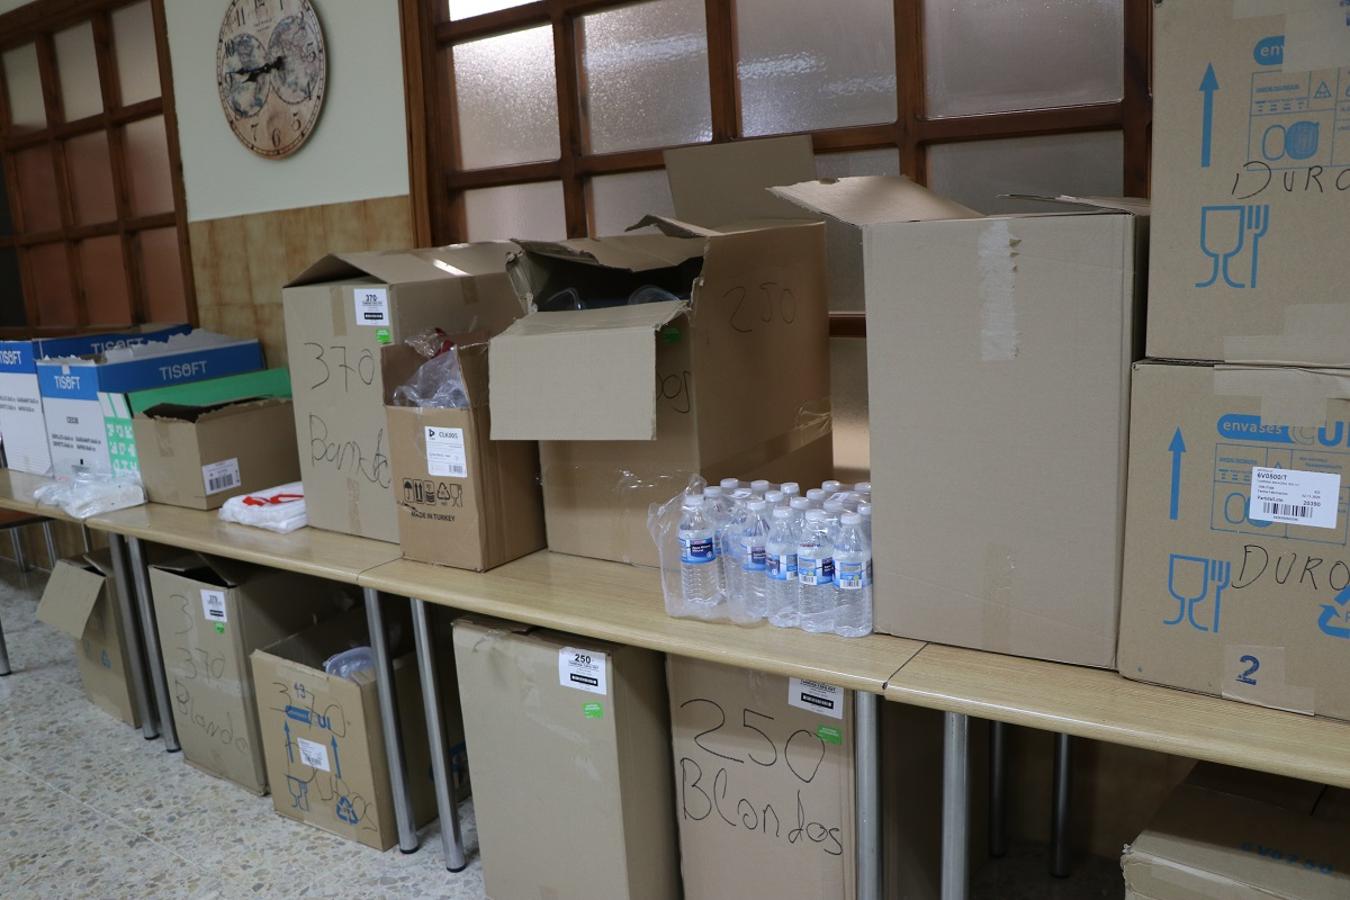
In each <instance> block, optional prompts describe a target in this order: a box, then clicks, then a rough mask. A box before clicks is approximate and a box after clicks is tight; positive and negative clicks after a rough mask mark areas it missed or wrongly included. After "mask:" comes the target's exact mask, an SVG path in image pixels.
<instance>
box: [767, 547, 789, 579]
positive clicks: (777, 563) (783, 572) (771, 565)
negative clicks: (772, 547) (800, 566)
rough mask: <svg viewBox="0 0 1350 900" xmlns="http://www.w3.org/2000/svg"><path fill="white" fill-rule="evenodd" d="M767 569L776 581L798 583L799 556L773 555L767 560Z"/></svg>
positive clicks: (787, 554)
mask: <svg viewBox="0 0 1350 900" xmlns="http://www.w3.org/2000/svg"><path fill="white" fill-rule="evenodd" d="M766 569H767V571H768V573H769V577H770V578H772V579H773V580H775V581H796V580H797V554H795V553H771V554H769V556H768V557H767V558H766Z"/></svg>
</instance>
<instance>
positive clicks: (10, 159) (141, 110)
mask: <svg viewBox="0 0 1350 900" xmlns="http://www.w3.org/2000/svg"><path fill="white" fill-rule="evenodd" d="M136 2H138V0H35V2H33V3H29V4H27V5H25V6H21V7H19V8H17V9H15V10H13V11H11V12H8V13H5V14H3V15H0V52H5V51H9V50H12V49H15V48H17V47H21V46H23V45H25V44H29V43H31V44H33V45H34V47H35V48H36V50H37V58H38V71H39V75H40V78H41V86H42V100H43V108H44V113H45V117H46V125H45V126H44V127H43V128H41V129H34V130H25V131H22V132H20V133H18V134H13V133H11V125H10V110H9V84H8V80H7V78H6V73H5V71H4V67H3V66H0V154H3V160H4V162H3V166H4V178H5V189H6V192H7V195H8V201H9V209H10V215H11V222H12V228H11V233H10V234H8V235H3V236H0V247H14V248H15V249H16V250H18V251H19V254H18V264H19V272H20V280H21V283H22V286H23V302H24V311H25V321H26V322H27V324H26V325H22V326H3V327H0V337H9V338H22V337H31V336H38V335H51V334H60V333H68V332H74V331H79V330H81V329H86V328H88V327H89V326H91V325H97V326H99V327H117V326H129V325H136V324H142V323H145V322H146V321H148V318H149V309H148V300H147V297H146V293H145V288H144V285H143V284H142V277H141V270H142V267H141V259H140V253H141V251H140V246H139V243H138V241H137V237H138V235H139V234H140V233H141V232H144V231H151V230H157V229H162V228H174V229H175V230H176V231H177V234H178V253H179V268H180V270H181V272H182V279H183V296H184V301H185V306H186V310H185V314H186V318H187V321H188V322H189V323H190V324H193V325H195V324H196V323H197V304H196V292H195V289H194V284H193V273H192V257H191V248H190V246H189V243H188V227H187V201H186V197H185V192H184V188H183V167H182V161H181V159H182V158H181V156H180V152H179V145H178V120H177V115H176V114H175V110H174V99H173V71H172V67H171V64H170V60H169V45H168V38H167V30H166V26H165V18H164V0H148V2H149V4H150V12H151V21H152V27H153V29H154V40H155V54H156V63H157V65H158V69H159V83H160V94H159V96H158V97H154V98H151V99H149V100H141V101H138V102H136V103H132V104H128V105H123V103H122V97H121V88H122V85H121V80H120V77H119V75H118V72H117V61H116V56H115V52H116V51H115V48H114V39H113V27H112V14H113V13H114V12H115V11H117V10H119V9H121V8H122V7H126V6H132V5H134V4H135V3H136ZM84 22H89V23H90V25H91V28H92V31H93V39H94V54H95V61H96V64H97V66H98V74H99V84H100V90H101V96H102V106H103V109H102V112H99V113H96V114H94V115H91V116H85V117H82V118H79V119H75V120H73V121H66V119H65V115H64V111H63V109H62V99H61V95H60V84H59V74H58V72H57V67H56V65H57V64H56V54H55V41H54V36H55V34H56V33H57V32H60V31H63V30H65V29H67V28H70V27H73V26H78V25H81V24H83V23H84ZM157 116H162V117H163V119H164V133H165V139H166V143H167V149H168V157H169V180H170V186H171V190H172V194H173V208H172V209H171V210H169V211H166V212H160V213H154V214H151V215H146V216H134V215H132V212H131V191H130V171H129V169H128V167H127V161H126V154H125V143H124V140H123V129H124V128H125V127H126V126H128V125H130V124H132V123H135V122H140V121H145V120H149V119H153V118H155V117H157ZM97 132H103V133H104V134H105V135H106V137H107V140H108V155H109V162H110V164H111V170H112V173H111V174H112V184H113V198H114V203H115V213H114V218H113V219H111V220H109V221H107V222H101V223H97V224H93V225H78V224H76V222H75V212H74V205H73V198H72V188H71V183H70V181H71V179H70V172H69V170H68V168H67V166H66V161H65V142H66V141H67V140H69V139H71V138H75V137H79V136H81V135H86V134H94V133H97ZM43 145H45V146H47V147H48V148H49V151H50V153H51V158H52V166H53V170H54V174H55V176H56V190H57V198H58V205H59V206H60V210H59V211H60V219H61V224H60V227H58V228H56V229H50V230H47V231H43V232H39V233H33V232H27V231H26V230H25V228H24V222H23V203H22V200H21V195H20V192H19V178H18V171H17V165H16V162H15V158H14V157H15V153H17V152H18V151H21V150H25V149H29V148H32V147H39V146H43ZM110 236H116V237H118V239H119V243H120V246H121V251H122V268H123V275H124V277H125V278H126V290H127V298H128V301H129V303H130V313H131V321H129V322H125V323H121V322H99V323H91V322H90V321H89V308H88V303H87V300H86V295H85V289H84V284H83V274H84V273H83V270H82V267H81V265H80V260H79V253H80V250H79V244H80V242H81V241H83V240H87V239H90V238H97V237H110ZM58 243H60V244H64V246H65V250H66V258H67V261H68V265H69V271H70V281H71V290H72V293H73V295H74V300H75V309H76V317H77V320H76V322H75V323H73V324H43V322H42V308H41V304H40V303H39V302H38V298H37V297H36V296H35V295H34V287H33V278H32V273H31V270H30V266H29V261H28V254H27V253H26V252H24V251H25V250H26V249H27V248H29V247H33V246H36V245H41V244H48V245H50V244H58Z"/></svg>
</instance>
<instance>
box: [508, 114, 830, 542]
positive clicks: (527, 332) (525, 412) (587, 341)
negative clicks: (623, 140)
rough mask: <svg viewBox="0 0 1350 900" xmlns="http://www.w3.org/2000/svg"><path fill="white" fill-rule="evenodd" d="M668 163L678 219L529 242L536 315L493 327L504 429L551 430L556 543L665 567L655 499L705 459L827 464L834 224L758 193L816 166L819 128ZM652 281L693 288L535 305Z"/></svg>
mask: <svg viewBox="0 0 1350 900" xmlns="http://www.w3.org/2000/svg"><path fill="white" fill-rule="evenodd" d="M665 159H666V167H667V173H668V175H669V179H670V185H671V190H672V192H673V195H674V197H675V210H676V215H677V216H678V218H679V220H680V221H675V220H668V219H658V218H656V217H649V218H648V219H646V220H644V222H645V223H648V224H655V225H657V226H659V227H660V229H661V230H662V232H663V233H661V234H650V233H645V234H631V235H624V236H621V237H605V238H596V239H578V240H569V241H563V242H559V243H547V242H537V241H533V242H522V247H523V252H522V253H521V254H519V255H517V256H515V257H513V258H512V260H511V262H510V264H509V265H510V273H511V277H512V280H513V283H514V284H515V285H516V287H517V290H518V291H520V293H521V297H522V299H523V300H524V301H525V302H526V303H528V304H529V306H530V308H531V310H532V312H531V313H530V314H529V315H527V316H526V317H525V318H523V319H521V320H519V321H518V322H516V323H515V324H514V325H512V326H511V327H510V328H508V329H507V330H506V332H505V333H503V334H501V335H499V336H497V337H495V338H493V340H492V355H491V359H490V363H491V370H492V371H491V382H492V396H491V403H492V437H493V438H494V439H495V440H539V441H542V442H543V443H542V444H541V445H540V449H539V453H540V462H541V466H542V476H543V485H544V510H545V517H546V520H547V527H548V543H549V547H550V548H551V549H553V550H556V551H559V552H563V553H573V554H577V555H580V556H590V557H595V558H598V559H613V560H619V561H622V562H631V563H638V564H642V565H656V564H657V563H658V560H657V553H656V546H655V545H654V544H653V543H652V540H651V537H650V536H649V534H648V532H647V510H648V507H649V506H650V505H651V504H652V503H657V502H664V501H666V500H669V499H670V498H671V497H672V496H674V495H675V494H677V493H679V491H680V490H682V489H683V488H684V486H685V485H686V483H687V482H688V479H689V476H690V475H692V474H694V473H702V474H703V475H704V476H705V477H708V478H709V479H719V478H722V477H724V476H736V477H740V478H767V479H770V480H772V481H787V480H795V481H800V482H803V483H807V482H810V483H817V482H819V481H821V480H822V479H825V478H828V477H830V475H829V472H830V469H831V461H832V447H831V434H830V418H829V397H830V369H829V344H828V338H829V323H828V315H827V309H826V297H825V261H824V238H823V235H824V229H823V226H822V225H821V224H820V223H819V222H818V221H816V220H814V219H810V220H807V219H803V218H802V216H803V215H804V214H803V213H802V212H801V211H800V210H799V209H798V208H796V207H794V206H792V205H791V204H789V203H787V202H785V201H782V200H780V199H778V198H775V197H773V196H771V195H769V194H768V193H766V192H765V191H764V190H763V187H764V186H765V185H767V184H773V183H782V182H781V181H780V182H774V181H770V180H767V179H773V178H783V179H786V180H799V179H801V178H803V177H812V176H813V173H814V169H813V166H814V163H813V161H812V157H811V146H810V140H809V139H808V138H783V139H775V140H771V141H754V142H744V143H741V144H726V145H719V146H708V147H697V148H688V149H682V150H673V151H668V152H667V153H666V156H665ZM803 172H804V173H805V174H803ZM649 285H655V286H660V287H663V288H664V289H666V290H668V291H670V292H671V293H673V294H674V295H676V296H677V297H679V298H681V299H679V300H667V301H664V302H655V303H642V304H639V305H620V306H612V307H609V308H596V309H584V310H577V309H572V310H568V311H556V312H550V311H539V310H540V309H541V308H542V309H544V310H547V309H550V308H552V306H554V305H555V304H556V302H557V298H558V297H559V295H560V293H563V294H565V292H566V290H567V289H569V288H574V289H579V290H580V291H581V292H582V293H584V294H585V295H587V296H588V297H590V298H596V297H607V298H611V299H614V300H616V301H617V302H620V303H624V302H626V301H627V298H629V297H630V295H632V294H633V293H634V292H635V291H636V290H637V289H638V288H640V287H644V286H649Z"/></svg>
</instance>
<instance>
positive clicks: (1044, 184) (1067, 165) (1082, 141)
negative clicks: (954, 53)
mask: <svg viewBox="0 0 1350 900" xmlns="http://www.w3.org/2000/svg"><path fill="white" fill-rule="evenodd" d="M1124 156H1125V143H1124V140H1123V139H1122V137H1121V133H1120V132H1119V131H1093V132H1087V133H1085V134H1060V135H1054V136H1051V137H1028V138H1009V139H1006V140H997V141H971V142H969V143H962V144H938V145H935V146H932V147H929V148H928V186H929V187H931V188H932V189H933V190H935V191H937V192H938V193H939V194H944V195H946V196H948V197H951V198H952V199H953V200H956V201H958V202H960V203H964V204H965V205H966V206H969V207H970V208H971V209H975V210H978V211H979V212H983V213H1011V212H1047V211H1051V210H1053V209H1063V207H1060V206H1056V205H1053V204H1048V203H1037V202H1035V201H1028V200H1004V199H1000V198H999V196H998V195H999V194H1012V193H1016V194H1048V195H1052V196H1053V195H1055V194H1078V195H1084V194H1087V195H1094V194H1095V195H1097V196H1106V197H1118V196H1120V195H1121V194H1122V193H1124V186H1123V185H1124V174H1123V172H1124Z"/></svg>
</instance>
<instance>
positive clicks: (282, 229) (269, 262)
mask: <svg viewBox="0 0 1350 900" xmlns="http://www.w3.org/2000/svg"><path fill="white" fill-rule="evenodd" d="M188 231H189V234H190V236H191V241H192V272H193V277H194V278H195V280H196V285H197V315H198V322H199V324H200V326H201V327H202V328H206V329H209V330H211V331H219V332H222V333H225V334H229V335H232V336H234V337H241V338H258V339H259V340H260V341H262V343H263V349H264V350H265V351H266V354H267V364H268V365H269V366H284V365H286V333H285V327H284V325H283V320H282V315H281V288H282V286H283V285H284V284H286V282H288V281H290V280H291V279H292V278H294V277H295V276H296V275H298V274H300V273H301V272H302V271H304V270H305V269H306V268H307V267H308V266H309V265H310V264H311V263H313V262H315V261H317V260H318V259H319V258H320V257H322V256H323V255H324V254H326V253H331V252H339V251H350V250H394V249H401V248H406V247H411V246H413V225H412V201H411V199H410V198H409V197H408V196H407V195H403V196H399V197H381V198H378V199H375V200H357V201H353V202H350V203H330V204H327V205H324V206H307V207H303V208H300V209H286V210H279V211H276V212H263V213H254V214H251V215H245V216H232V217H230V218H227V219H208V220H205V221H200V222H191V223H189V225H188Z"/></svg>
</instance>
